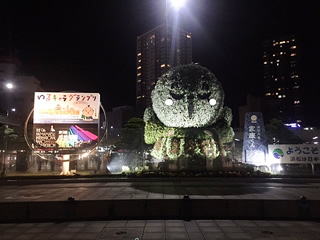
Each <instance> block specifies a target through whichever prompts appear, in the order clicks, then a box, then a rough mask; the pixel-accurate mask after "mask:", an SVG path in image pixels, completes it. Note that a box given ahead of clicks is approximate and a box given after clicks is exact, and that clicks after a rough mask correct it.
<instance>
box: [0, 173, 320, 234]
mask: <svg viewBox="0 0 320 240" xmlns="http://www.w3.org/2000/svg"><path fill="white" fill-rule="evenodd" d="M319 188H320V182H319V180H308V179H306V180H303V179H298V180H294V179H293V180H288V179H287V180H268V181H263V180H256V181H255V180H245V179H235V180H232V179H225V180H220V181H217V180H203V181H201V180H199V179H197V180H195V181H177V180H175V181H158V180H157V181H153V180H144V181H129V182H128V181H114V180H112V181H100V182H96V181H95V182H87V181H79V182H70V181H69V182H68V181H66V182H63V181H59V183H52V182H51V183H50V184H48V183H47V184H44V183H42V182H41V181H40V182H37V181H34V182H33V181H23V182H20V183H18V182H7V184H6V183H4V184H1V185H0V204H7V203H12V202H17V203H20V202H48V201H49V202H58V201H66V200H67V198H69V197H73V198H74V199H75V200H76V201H77V200H79V201H90V200H113V201H114V200H131V199H137V200H139V199H147V200H149V199H150V200H154V199H163V200H165V199H181V198H183V196H184V195H186V194H188V195H189V196H190V198H191V199H206V200H210V199H212V200H214V199H222V200H223V199H225V200H230V199H231V200H232V199H239V200H250V199H253V200H256V199H258V200H259V199H262V200H274V199H278V200H296V199H299V198H300V196H305V197H306V198H307V199H310V200H316V201H317V200H320V191H319ZM210 201H211V200H210ZM159 207H160V208H161V206H159ZM213 207H214V206H213ZM0 239H1V240H3V239H30V240H31V239H32V240H33V239H50V240H59V239H73V240H77V239H85V240H91V239H110V240H113V239H133V240H138V239H139V240H141V239H144V240H146V239H196V240H201V239H257V240H258V239H259V240H269V239H277V240H291V239H292V240H298V239H301V240H303V239H305V240H309V239H310V240H311V239H312V240H317V239H320V222H313V221H273V220H269V221H265V220H216V219H214V220H191V221H183V220H124V221H74V222H41V223H39V222H31V223H9V224H4V223H2V224H0Z"/></svg>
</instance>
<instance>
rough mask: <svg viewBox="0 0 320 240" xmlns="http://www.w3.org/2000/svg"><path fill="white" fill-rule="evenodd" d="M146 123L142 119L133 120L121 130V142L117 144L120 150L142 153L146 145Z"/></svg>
mask: <svg viewBox="0 0 320 240" xmlns="http://www.w3.org/2000/svg"><path fill="white" fill-rule="evenodd" d="M144 125H145V123H144V121H143V119H141V118H135V117H134V118H131V119H129V120H128V122H127V123H126V124H125V125H124V128H122V129H121V141H120V142H119V143H118V144H117V148H118V149H127V150H136V151H142V150H143V149H144V147H145V143H144V138H143V135H144Z"/></svg>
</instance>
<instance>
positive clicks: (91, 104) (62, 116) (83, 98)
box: [33, 92, 100, 124]
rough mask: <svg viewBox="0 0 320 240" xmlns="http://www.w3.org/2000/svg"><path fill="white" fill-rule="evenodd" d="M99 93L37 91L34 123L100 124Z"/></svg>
mask: <svg viewBox="0 0 320 240" xmlns="http://www.w3.org/2000/svg"><path fill="white" fill-rule="evenodd" d="M99 111H100V94H99V93H67V92H35V96H34V112H33V123H35V124H39V123H43V124H52V123H61V124H65V123H70V124H81V123H85V124H98V120H99Z"/></svg>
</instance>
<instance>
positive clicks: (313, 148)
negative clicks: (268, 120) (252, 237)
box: [268, 144, 320, 164]
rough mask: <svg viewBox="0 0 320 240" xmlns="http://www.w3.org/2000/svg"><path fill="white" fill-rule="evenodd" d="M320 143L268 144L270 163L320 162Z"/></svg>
mask: <svg viewBox="0 0 320 240" xmlns="http://www.w3.org/2000/svg"><path fill="white" fill-rule="evenodd" d="M319 146H320V145H318V144H296V145H295V144H293V145H291V144H286V145H284V144H282V145H281V144H274V145H268V151H269V163H270V164H274V163H320V154H319Z"/></svg>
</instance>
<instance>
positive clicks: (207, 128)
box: [144, 64, 234, 169]
mask: <svg viewBox="0 0 320 240" xmlns="http://www.w3.org/2000/svg"><path fill="white" fill-rule="evenodd" d="M151 99H152V108H147V109H146V110H145V113H144V121H145V123H146V125H145V141H146V143H147V144H154V147H153V150H152V153H151V155H152V156H153V157H155V158H157V159H161V160H166V161H177V160H180V165H179V166H180V169H181V168H190V167H191V168H192V166H194V167H197V166H198V165H205V164H206V163H205V161H206V160H208V159H209V160H214V159H217V158H219V157H220V158H223V156H224V150H223V145H224V144H225V143H228V142H232V140H233V136H234V132H233V129H232V127H231V121H232V113H231V109H230V108H228V107H224V106H223V105H224V91H223V88H222V86H221V84H220V82H219V81H218V80H217V78H216V77H215V76H214V75H213V73H211V72H210V71H209V70H208V69H207V68H204V67H202V66H200V65H197V64H189V65H182V66H178V67H174V68H172V69H171V70H169V71H168V72H166V73H165V74H164V75H162V77H160V78H159V79H158V81H157V84H156V86H155V88H154V90H153V91H152V94H151ZM182 162H184V163H183V164H181V163H182ZM191 165H192V166H191Z"/></svg>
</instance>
